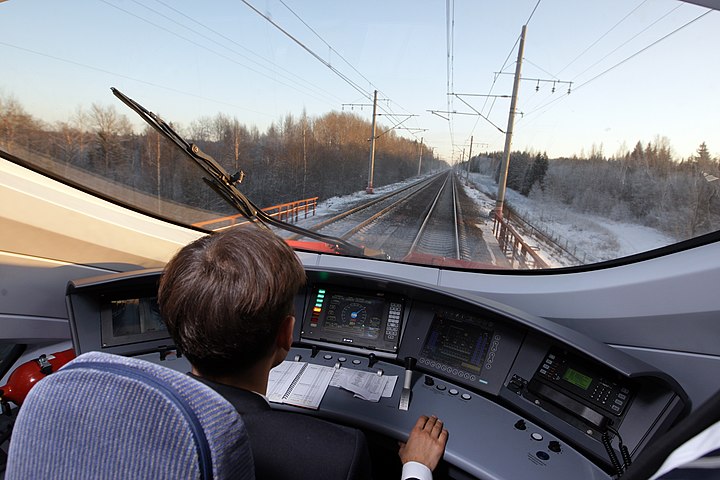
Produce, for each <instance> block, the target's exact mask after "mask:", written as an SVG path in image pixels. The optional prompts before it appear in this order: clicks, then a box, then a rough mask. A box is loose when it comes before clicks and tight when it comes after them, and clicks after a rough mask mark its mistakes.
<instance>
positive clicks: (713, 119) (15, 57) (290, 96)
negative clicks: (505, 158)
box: [0, 0, 720, 160]
mask: <svg viewBox="0 0 720 480" xmlns="http://www.w3.org/2000/svg"><path fill="white" fill-rule="evenodd" d="M248 1H249V2H250V3H251V4H252V5H254V6H255V7H256V8H257V9H258V10H260V11H261V12H263V13H265V14H266V15H268V16H270V17H271V18H272V19H273V20H274V21H276V22H277V23H278V24H280V25H281V26H282V27H283V28H285V29H286V30H287V31H288V32H289V33H291V34H292V35H294V36H295V37H296V38H297V39H298V40H300V41H301V42H303V43H304V44H306V45H307V46H308V47H309V48H310V49H312V50H313V51H314V52H316V53H317V54H318V55H319V56H320V57H322V59H323V60H325V61H326V62H329V63H331V64H332V65H333V66H334V67H336V68H337V69H339V70H340V71H342V72H343V74H344V75H346V76H347V77H349V78H350V79H352V81H353V82H355V83H356V85H357V86H358V87H359V89H360V90H361V91H363V92H371V91H372V90H373V89H375V88H377V89H379V90H380V91H381V94H380V97H381V98H383V99H389V101H383V108H384V109H385V111H388V112H390V111H391V112H393V113H396V114H405V113H412V114H416V115H418V116H417V117H413V118H411V119H410V120H408V121H407V122H405V123H403V125H407V126H409V127H414V128H423V129H428V130H427V131H424V132H421V133H417V134H416V135H417V137H418V138H419V137H421V136H422V137H424V138H425V143H426V144H429V145H431V146H434V147H436V148H437V149H436V152H439V154H440V155H441V157H442V158H444V159H446V160H451V159H458V158H459V156H460V152H461V151H462V149H463V147H465V148H467V145H468V144H469V141H470V136H471V135H473V136H474V141H475V142H477V143H484V144H487V146H485V145H483V146H477V145H476V146H475V147H474V148H475V149H476V150H475V151H477V149H478V148H479V149H481V150H502V148H503V143H504V136H503V135H502V134H501V133H500V132H498V130H497V129H496V128H495V127H493V126H492V125H490V124H489V123H488V122H487V121H485V120H483V119H480V118H479V117H477V116H463V115H452V116H451V119H452V121H451V122H448V121H447V120H445V119H443V118H441V117H440V116H437V115H433V114H431V113H429V112H428V110H441V111H444V110H447V109H448V106H449V107H450V109H451V110H456V111H458V112H471V111H472V110H471V109H470V108H469V107H467V106H466V105H464V104H463V103H462V102H461V101H460V100H458V99H453V100H452V101H451V102H450V104H448V96H447V92H448V91H449V90H451V91H454V92H458V93H475V94H487V93H489V92H492V93H493V94H499V95H501V94H502V95H507V94H510V92H511V90H512V76H511V75H500V76H499V77H498V79H497V81H496V82H495V83H494V86H493V80H494V72H496V71H498V70H499V69H500V68H501V67H502V66H503V64H504V62H505V60H506V59H507V58H508V57H509V60H508V61H507V64H506V65H505V68H504V71H505V72H512V71H513V70H514V62H515V58H516V55H517V49H513V45H514V43H515V41H516V39H517V38H518V36H519V34H520V30H521V27H522V25H523V23H525V22H526V21H527V19H528V17H530V14H531V12H532V11H533V8H534V7H535V6H536V4H537V0H512V1H502V2H501V1H489V0H484V1H480V0H457V1H455V2H453V3H454V15H450V18H451V20H452V19H454V28H453V29H450V30H451V31H452V32H454V35H452V38H453V42H452V44H453V48H448V37H449V32H448V31H449V29H448V23H449V22H448V15H447V8H446V7H447V2H446V1H430V0H407V1H404V0H393V1H387V0H385V1H375V0H369V1H362V2H361V1H338V0H332V1H325V0H305V1H300V0H283V1H284V4H283V3H282V2H281V1H280V0H248ZM286 6H287V7H289V8H290V9H292V10H293V11H294V12H295V13H296V14H297V15H298V16H299V17H301V18H302V20H304V21H305V22H306V23H307V24H308V25H309V26H310V27H312V29H313V30H314V31H315V32H317V33H318V34H319V35H320V36H321V37H322V38H323V40H324V41H325V42H327V43H328V44H329V45H330V47H329V46H328V45H326V44H325V43H323V41H321V40H320V39H319V38H318V37H317V36H316V35H315V33H313V32H312V31H311V30H309V29H308V27H307V26H305V25H303V23H301V22H300V21H299V20H298V18H297V17H296V16H295V15H293V13H292V12H291V11H290V9H288V8H287V7H286ZM636 7H637V9H636ZM634 9H636V10H635V11H634V13H632V14H631V15H630V16H628V17H627V19H626V20H624V21H623V22H621V23H619V24H618V22H620V20H621V19H623V17H625V16H626V15H628V14H629V13H630V12H631V11H633V10H634ZM705 11H706V9H704V8H701V7H697V6H695V5H691V4H683V3H680V2H676V1H674V0H649V1H644V2H643V1H642V0H632V1H629V0H615V1H609V2H589V1H577V0H563V1H560V0H542V1H541V2H540V4H539V6H538V8H537V10H536V11H535V13H534V15H533V16H532V18H531V20H530V22H529V24H528V33H527V43H526V47H525V55H524V58H525V61H524V64H523V72H522V73H523V76H524V77H528V78H542V79H550V80H552V79H559V80H563V81H573V82H574V84H573V90H574V91H573V92H572V93H571V94H570V95H569V96H568V95H566V92H567V85H566V84H558V85H557V86H556V91H555V93H554V94H553V93H551V88H552V85H551V84H549V83H543V84H541V85H540V90H539V91H537V92H536V90H535V87H536V82H533V81H524V82H522V83H521V88H520V100H519V103H518V110H519V111H521V112H523V114H524V115H523V116H522V117H519V118H518V120H517V122H516V128H515V137H514V140H513V148H514V149H520V150H522V149H534V150H539V151H543V150H546V151H547V152H548V154H549V155H550V156H551V157H552V156H559V155H572V154H573V153H580V152H581V150H584V151H585V152H588V151H589V150H590V149H591V148H592V146H593V145H595V146H596V147H600V146H602V148H603V150H604V153H605V154H606V155H610V154H614V153H616V152H617V151H618V150H619V149H621V148H622V147H623V146H625V147H626V148H628V149H632V147H633V146H634V144H635V142H637V141H638V140H642V141H643V142H645V143H647V142H649V141H653V140H654V139H655V137H656V136H658V135H659V136H665V137H667V138H668V139H669V141H670V144H671V146H672V147H673V150H674V152H675V154H676V155H677V156H678V157H687V156H689V155H691V154H693V153H694V152H695V150H696V149H697V147H698V145H699V144H700V143H701V142H703V141H704V142H706V143H707V145H708V147H709V149H710V152H711V154H713V155H720V129H718V124H719V122H718V118H717V116H718V112H720V94H718V89H717V87H716V86H717V84H718V79H719V78H720V75H719V73H720V72H719V70H720V49H718V48H717V46H718V45H720V12H712V13H710V14H709V15H707V16H705V17H703V18H701V19H700V20H698V21H696V22H695V23H693V24H691V25H689V26H688V27H686V28H685V29H683V30H681V31H679V32H677V33H675V34H673V35H672V36H670V37H669V38H668V39H666V40H664V41H663V42H661V43H659V44H657V45H655V46H653V47H652V48H650V49H648V50H647V51H645V52H643V53H640V54H639V55H637V56H636V57H635V58H632V59H630V60H628V61H627V62H626V63H623V64H621V65H619V66H618V67H617V68H615V69H613V70H611V71H609V72H607V73H606V74H604V75H603V76H601V77H599V78H597V79H594V80H593V78H594V77H596V76H597V75H598V74H600V73H602V72H604V71H605V70H607V69H608V68H610V67H612V66H614V65H617V64H618V63H619V62H620V61H622V60H623V59H625V58H627V57H629V56H631V55H632V54H635V53H636V52H638V51H640V50H641V49H643V48H644V47H646V46H648V45H650V44H651V43H653V42H654V41H656V40H657V39H659V38H661V37H663V36H664V35H666V34H668V33H670V32H672V31H673V30H675V29H676V28H678V27H680V26H681V25H683V24H685V23H687V22H689V21H690V20H692V19H694V18H696V17H698V16H699V15H701V14H702V13H704V12H705ZM663 17H664V18H663ZM656 21H657V23H655V24H654V25H652V24H653V23H654V22H656ZM615 25H617V26H616V27H615V28H614V29H613V30H611V28H612V27H613V26H615ZM648 27H649V28H648ZM646 28H647V30H646V31H645V32H643V33H640V32H642V31H643V30H644V29H646ZM604 34H607V35H606V36H605V37H604V38H602V39H601V40H600V41H598V42H597V44H596V45H594V46H592V48H590V49H587V48H588V47H590V46H591V45H592V44H593V43H594V42H596V41H597V40H598V39H599V38H600V37H601V36H603V35H604ZM638 34H639V35H638ZM635 35H638V36H637V38H635V39H634V40H631V41H629V42H628V40H629V39H630V38H631V37H633V36H635ZM625 42H628V43H627V44H626V45H624V46H621V45H622V44H623V43H625ZM618 47H619V48H618ZM586 49H587V51H585V50H586ZM615 49H617V50H616V51H615V52H614V53H611V52H612V51H613V50H615ZM584 51H585V53H583V52H584ZM449 52H450V53H451V56H452V60H453V61H452V65H453V67H452V69H451V70H452V75H451V77H452V79H451V80H452V86H451V87H450V88H448V53H449ZM339 55H342V57H343V58H344V59H346V60H347V61H349V63H350V64H351V65H352V68H351V67H350V66H348V65H347V64H346V63H345V62H344V61H343V59H342V58H340V57H339ZM578 56H579V58H578ZM604 57H606V58H604ZM0 59H2V75H0V97H2V96H5V97H7V96H12V97H14V98H15V99H17V100H18V101H19V102H20V103H21V104H22V105H23V106H24V107H25V109H26V110H27V111H28V112H29V113H31V114H33V115H34V116H36V117H38V118H42V119H44V120H46V121H48V122H55V121H60V120H67V119H68V118H69V116H71V115H72V112H73V111H74V110H75V109H76V108H77V107H78V106H83V107H85V108H87V107H89V106H90V105H91V104H92V103H100V104H103V105H116V107H117V110H118V111H120V112H122V113H124V114H126V115H127V117H128V118H130V119H131V120H132V121H133V122H134V123H137V120H136V119H135V117H134V114H133V113H132V112H131V111H129V110H126V108H125V107H124V106H123V105H122V104H120V102H119V101H117V100H116V99H115V98H114V97H113V96H112V95H111V93H110V86H116V87H118V88H120V89H121V90H123V91H124V92H125V93H127V94H128V95H130V96H131V97H134V98H135V99H136V100H138V101H139V102H140V103H142V104H144V105H145V106H146V107H147V108H149V109H150V110H153V111H156V112H158V113H160V114H161V115H163V116H164V117H165V118H166V119H168V120H171V121H173V122H175V123H178V124H181V125H187V124H189V123H190V122H191V121H192V120H194V119H197V118H198V117H201V116H213V115H215V114H216V113H218V112H223V113H225V114H227V115H230V116H234V117H237V118H238V119H239V120H240V121H241V122H243V123H245V124H247V125H256V126H258V128H260V129H261V130H264V129H265V128H266V127H267V126H268V125H269V124H270V123H272V122H274V121H275V122H276V121H279V120H280V119H281V118H282V117H284V116H285V115H286V114H293V115H295V116H298V115H300V114H301V113H302V111H303V109H304V110H306V111H307V113H308V114H309V115H311V116H316V115H321V114H323V113H326V112H328V111H331V110H341V109H342V104H343V103H368V99H367V98H363V93H362V92H361V91H358V89H356V88H354V87H352V86H350V85H349V84H348V83H346V82H345V81H343V80H342V79H341V78H339V77H338V76H337V75H336V74H334V73H333V72H331V71H330V69H328V68H327V67H326V66H325V65H323V64H321V63H320V62H319V61H318V60H316V59H315V58H313V57H312V56H311V55H310V54H309V53H307V52H306V51H305V50H303V49H302V48H301V47H299V46H298V45H297V44H296V43H294V42H293V41H292V40H290V39H289V38H288V37H287V36H285V35H283V34H282V33H281V32H279V31H278V30H277V29H276V28H275V27H274V26H272V25H271V24H270V23H269V22H268V21H267V20H265V19H264V18H262V17H261V16H259V15H258V14H257V13H255V12H253V11H252V10H251V9H250V8H249V7H248V6H247V5H246V4H245V3H243V2H242V1H240V0H235V1H214V2H210V1H207V2H205V1H204V2H200V1H188V0H163V1H158V0H142V1H139V0H138V1H134V0H96V1H92V2H89V1H73V0H69V1H57V0H44V1H39V0H7V1H5V2H0ZM575 59H576V60H575ZM594 64H596V65H594ZM588 80H590V82H589V83H587V84H586V85H583V84H584V83H585V82H587V81H588ZM560 97H563V98H561V99H560V100H558V101H556V102H554V103H552V104H550V105H548V106H547V107H544V108H543V105H546V104H547V103H548V102H550V101H552V100H554V99H557V98H560ZM465 99H466V100H467V101H468V102H469V103H470V104H471V105H472V106H473V107H475V108H476V109H477V110H480V111H482V112H483V113H484V114H485V115H487V116H488V117H489V119H490V120H491V121H492V122H493V123H495V124H496V125H498V126H499V127H500V128H502V129H503V130H504V129H505V128H506V123H507V114H508V108H509V100H507V99H497V100H496V102H495V104H494V106H493V108H492V109H490V103H491V102H489V103H488V104H487V105H485V106H484V109H483V105H484V100H483V99H482V98H480V97H465ZM359 113H360V114H361V115H363V116H365V117H366V118H368V119H369V118H370V109H369V108H367V107H365V108H364V109H363V110H362V111H360V112H359ZM442 115H443V116H446V117H447V116H448V115H447V114H442ZM397 118H398V119H400V118H401V117H397ZM380 122H381V123H383V124H385V125H388V126H389V125H391V124H392V123H393V121H392V119H391V118H389V117H381V118H380ZM137 124H138V125H139V123H137ZM398 133H399V134H401V135H404V136H410V137H411V134H410V133H409V132H407V131H398ZM411 138H412V137H411Z"/></svg>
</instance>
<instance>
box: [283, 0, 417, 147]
mask: <svg viewBox="0 0 720 480" xmlns="http://www.w3.org/2000/svg"><path fill="white" fill-rule="evenodd" d="M279 2H280V3H281V4H282V5H283V6H284V7H285V8H286V9H287V10H288V11H289V12H290V13H292V14H293V15H294V16H295V18H297V19H298V20H299V21H300V22H301V23H302V24H303V25H305V27H307V29H308V30H310V31H311V32H312V33H313V34H314V35H315V36H316V37H317V38H318V39H320V41H321V42H323V43H324V44H325V45H326V46H327V47H328V49H329V50H330V52H334V53H335V54H336V55H337V56H338V57H339V58H340V59H341V60H342V61H343V62H345V63H346V64H347V65H348V66H349V67H350V68H352V69H353V70H354V71H355V73H357V74H358V75H360V76H361V77H362V78H363V79H364V80H365V81H366V82H367V83H368V85H370V86H371V87H372V88H373V89H374V90H378V93H382V94H383V95H385V96H387V95H386V94H385V93H384V92H382V91H381V90H380V89H379V88H378V87H377V86H376V85H374V84H373V82H372V81H370V79H368V78H367V77H366V76H365V75H363V74H362V72H360V70H358V69H357V68H355V66H354V65H353V64H352V63H350V62H349V61H348V60H347V59H346V58H345V57H343V56H342V54H341V53H340V52H338V51H337V50H336V49H335V48H334V47H333V46H332V45H330V43H328V42H327V41H326V40H325V39H324V38H323V37H322V36H321V35H320V34H319V33H318V32H317V31H316V30H315V29H314V28H312V27H311V26H310V25H309V24H308V23H307V22H306V21H305V20H303V18H302V17H300V15H299V14H298V13H297V12H295V11H294V10H293V9H292V8H290V6H288V5H287V4H286V3H285V2H284V1H283V0H279ZM393 103H395V104H396V105H397V106H398V107H400V108H401V109H403V110H405V111H406V112H408V113H410V112H409V111H408V110H407V109H405V108H403V106H402V105H400V104H398V103H397V102H394V101H393ZM380 109H381V110H382V111H383V112H385V113H386V114H387V115H389V116H394V117H397V116H399V115H396V114H394V113H392V112H389V111H388V110H387V109H386V108H384V107H383V106H382V105H380ZM413 116H415V115H413ZM413 136H414V137H416V138H417V136H416V135H414V134H413Z"/></svg>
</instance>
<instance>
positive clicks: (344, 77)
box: [241, 0, 398, 117]
mask: <svg viewBox="0 0 720 480" xmlns="http://www.w3.org/2000/svg"><path fill="white" fill-rule="evenodd" d="M241 1H242V2H243V3H244V4H245V5H247V6H248V7H249V8H250V9H251V10H252V11H254V12H255V13H257V14H258V15H259V16H261V17H262V18H264V19H265V20H266V21H267V22H268V23H270V24H271V25H272V26H274V27H275V28H277V29H278V30H279V31H280V32H282V33H283V34H284V35H285V36H286V37H288V38H289V39H291V40H292V41H293V42H295V43H296V44H297V45H298V46H300V47H301V48H302V49H303V50H305V51H306V52H308V53H309V54H310V55H311V56H312V57H313V58H315V59H316V60H317V61H319V62H320V63H322V64H323V65H325V66H326V67H327V68H329V69H330V70H331V71H332V72H333V73H335V75H337V76H338V77H340V78H341V79H342V80H343V81H344V82H345V83H347V84H348V85H350V86H351V87H352V88H353V89H355V90H356V91H358V92H359V93H360V94H361V95H362V96H363V97H365V98H367V99H368V100H372V98H373V95H372V94H371V93H370V92H368V91H366V90H365V89H364V88H363V87H362V86H360V85H359V84H357V83H356V82H355V81H353V80H352V79H351V78H350V77H348V76H347V75H345V74H344V73H343V72H341V71H340V70H338V69H337V68H335V67H334V66H333V65H332V64H331V63H330V62H328V61H326V60H325V59H323V58H322V57H321V56H320V55H319V54H317V53H316V52H315V51H314V50H312V49H311V48H310V47H308V46H307V45H305V44H304V43H303V42H301V41H300V40H299V39H298V38H296V37H295V36H294V35H292V34H291V33H290V32H288V31H287V30H285V29H284V28H283V27H282V26H280V25H279V24H278V23H277V22H275V21H273V19H272V18H270V17H269V16H267V15H265V14H264V13H262V12H261V11H260V10H258V9H257V8H255V7H254V6H253V5H252V4H251V3H250V2H249V1H247V0H241ZM363 78H364V77H363ZM380 108H381V109H382V110H383V111H384V112H385V113H387V114H388V115H390V116H394V117H397V116H398V115H397V114H394V113H392V112H388V111H387V110H386V109H385V108H383V107H382V106H380Z"/></svg>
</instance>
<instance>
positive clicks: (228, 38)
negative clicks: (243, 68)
mask: <svg viewBox="0 0 720 480" xmlns="http://www.w3.org/2000/svg"><path fill="white" fill-rule="evenodd" d="M133 1H134V2H135V3H137V4H139V5H141V6H143V7H145V8H147V9H149V10H152V11H153V12H155V13H157V14H158V15H161V16H163V17H164V18H167V19H168V20H170V21H171V22H173V23H176V24H178V25H180V26H182V27H184V28H187V29H188V30H190V31H192V32H195V31H194V30H193V29H191V28H190V27H187V26H185V25H182V24H180V23H178V22H176V21H175V20H173V19H171V18H169V17H167V16H165V15H163V14H162V13H160V12H157V11H156V10H153V9H151V8H150V7H147V6H145V5H142V4H141V3H139V2H137V0H133ZM155 1H156V2H157V3H159V4H161V5H163V6H164V7H166V8H168V9H169V10H172V11H173V12H175V13H177V14H178V15H181V16H182V17H184V18H185V19H187V20H189V21H191V22H193V23H194V24H197V25H199V26H200V27H202V28H204V29H206V30H208V31H210V32H212V33H214V34H215V35H217V36H218V37H220V38H222V39H224V40H226V41H228V42H230V43H232V44H233V45H236V46H237V47H239V48H241V49H243V50H244V51H246V52H248V53H250V54H252V55H254V56H256V57H257V58H259V59H261V60H262V61H264V62H266V63H268V64H270V65H272V66H273V67H275V68H277V69H279V70H282V71H284V72H286V73H288V74H289V75H292V76H293V77H295V78H297V79H298V80H300V81H302V82H304V83H306V84H307V86H310V87H312V88H316V89H317V90H318V91H319V92H321V93H324V94H327V95H329V96H332V97H334V95H333V94H331V93H330V92H328V91H327V90H323V89H320V88H318V87H317V86H316V85H314V84H313V83H312V82H310V81H309V80H305V79H304V78H302V77H301V76H299V75H297V74H296V73H294V72H291V71H290V70H288V69H286V68H284V67H283V66H282V65H278V64H277V63H275V62H273V61H272V60H270V59H267V58H265V57H263V56H262V55H259V54H257V53H256V52H253V51H252V50H250V49H249V48H247V47H245V46H244V45H242V44H240V43H238V42H236V41H235V40H233V39H232V38H230V37H228V36H227V35H224V34H222V33H220V32H218V31H217V30H215V29H213V28H212V27H209V26H208V25H205V24H203V23H202V22H199V21H198V19H197V18H195V17H190V16H189V15H187V14H185V13H183V12H181V11H180V10H178V9H176V8H174V7H173V6H172V5H168V4H167V3H166V2H163V1H162V0H155ZM195 33H197V34H198V35H201V36H202V37H204V38H207V39H208V40H210V41H211V42H213V43H216V44H217V45H220V46H222V47H224V48H228V47H225V46H223V45H221V44H220V43H218V42H216V41H215V40H213V39H210V38H208V37H206V36H205V35H203V34H201V33H199V32H195ZM228 50H230V51H232V52H233V53H235V54H237V55H239V56H241V57H243V58H245V59H247V60H249V61H251V62H253V63H255V64H256V65H258V66H261V67H262V68H267V69H268V70H270V71H272V72H273V73H275V74H278V72H277V71H273V70H272V69H270V68H269V67H266V66H264V65H261V64H259V63H257V62H256V61H255V60H253V59H251V58H248V57H246V56H245V55H242V54H241V53H239V52H236V51H234V50H232V49H230V48H228ZM285 78H287V77H285ZM288 80H290V79H289V78H288ZM335 100H336V101H340V99H339V98H338V97H335Z"/></svg>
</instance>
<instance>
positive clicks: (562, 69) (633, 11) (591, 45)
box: [553, 0, 648, 78]
mask: <svg viewBox="0 0 720 480" xmlns="http://www.w3.org/2000/svg"><path fill="white" fill-rule="evenodd" d="M647 1H648V0H643V1H642V2H641V3H640V4H639V5H638V6H637V7H635V8H633V9H632V10H631V11H630V12H629V13H628V14H626V15H625V16H624V17H623V18H621V19H620V20H619V21H618V22H617V23H616V24H615V25H613V26H612V27H610V29H609V30H607V31H606V32H605V33H603V34H602V35H600V36H599V37H598V38H597V40H595V41H594V42H593V43H591V44H590V45H589V46H588V47H587V48H585V50H583V51H582V52H580V54H579V55H578V56H577V57H575V58H573V59H572V60H571V61H570V63H568V64H567V65H565V66H564V67H563V68H561V69H560V71H559V72H558V73H557V74H558V75H560V74H561V73H562V72H564V71H565V70H566V69H567V68H568V67H569V66H570V65H572V64H573V63H575V62H577V61H578V60H579V59H580V58H581V57H582V56H583V55H585V54H586V53H587V52H588V51H589V50H590V49H591V48H593V47H594V46H595V45H597V44H598V43H599V42H600V41H601V40H602V39H603V38H605V37H607V36H608V35H609V34H610V32H612V31H613V30H615V29H616V28H617V27H618V26H619V25H620V24H621V23H623V22H624V21H625V20H627V19H628V17H630V15H632V14H633V13H635V12H636V11H637V10H638V9H639V8H640V7H642V6H643V5H645V4H646V3H647ZM553 76H555V75H553ZM556 78H557V77H556Z"/></svg>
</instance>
